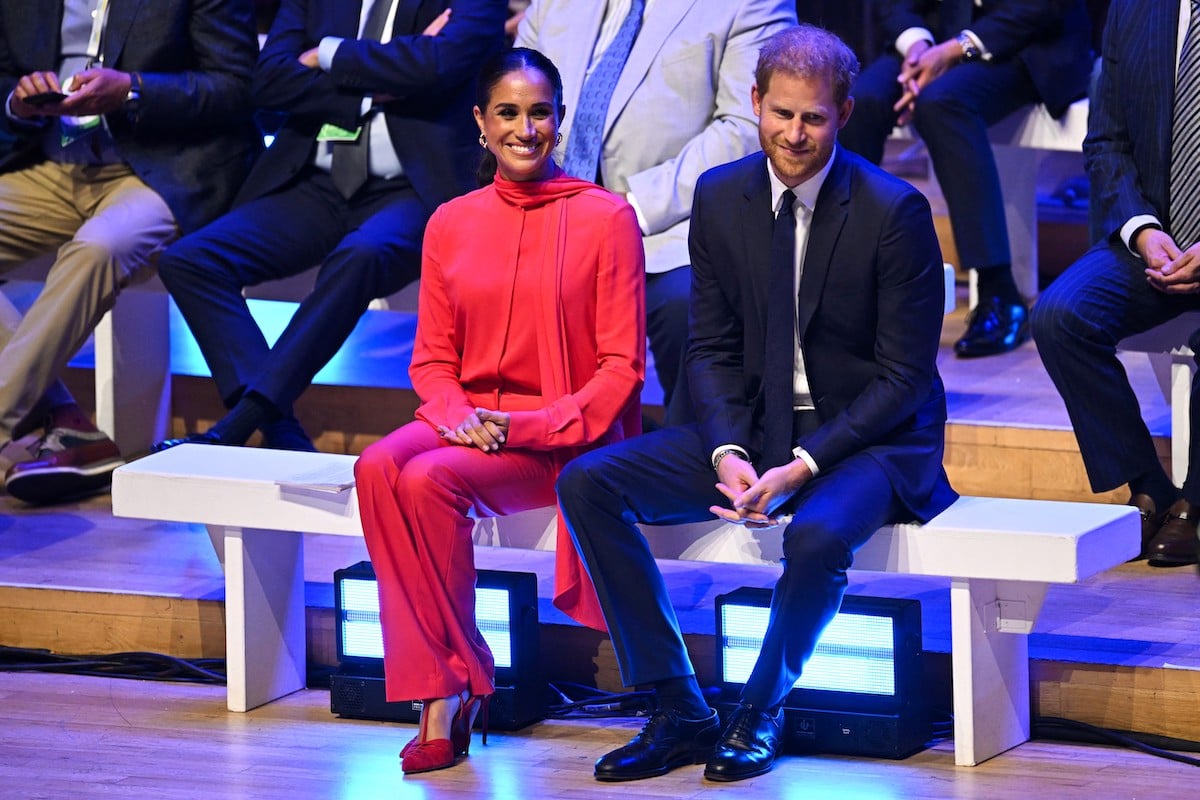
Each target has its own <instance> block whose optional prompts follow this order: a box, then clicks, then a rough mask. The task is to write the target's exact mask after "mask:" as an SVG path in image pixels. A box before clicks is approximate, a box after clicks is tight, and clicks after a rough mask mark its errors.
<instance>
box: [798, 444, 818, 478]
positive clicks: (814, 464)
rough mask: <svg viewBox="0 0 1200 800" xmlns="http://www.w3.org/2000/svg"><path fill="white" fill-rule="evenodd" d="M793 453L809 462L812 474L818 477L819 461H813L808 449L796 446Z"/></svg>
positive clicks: (806, 462)
mask: <svg viewBox="0 0 1200 800" xmlns="http://www.w3.org/2000/svg"><path fill="white" fill-rule="evenodd" d="M792 455H793V456H795V457H796V458H798V459H800V460H801V461H803V462H804V463H805V464H807V465H808V469H809V471H810V472H811V473H812V476H813V477H814V478H815V477H817V472H818V469H817V462H816V461H813V457H812V456H810V455H809V454H808V451H807V450H805V449H804V448H803V447H795V448H793V449H792Z"/></svg>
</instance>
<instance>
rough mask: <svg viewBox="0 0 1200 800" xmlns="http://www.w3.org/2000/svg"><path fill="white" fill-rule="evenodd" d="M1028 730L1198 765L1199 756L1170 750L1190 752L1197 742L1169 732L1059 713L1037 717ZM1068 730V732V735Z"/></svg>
mask: <svg viewBox="0 0 1200 800" xmlns="http://www.w3.org/2000/svg"><path fill="white" fill-rule="evenodd" d="M1031 734H1032V736H1033V738H1035V739H1054V740H1058V741H1077V742H1088V743H1091V744H1103V743H1110V744H1117V745H1120V746H1121V747H1127V748H1129V749H1130V750H1138V751H1140V752H1143V753H1148V754H1149V755H1152V756H1158V757H1159V758H1166V759H1169V760H1171V761H1178V762H1179V763H1181V764H1190V765H1191V766H1193V767H1200V759H1198V758H1192V757H1191V756H1185V755H1181V754H1180V753H1175V752H1171V751H1173V750H1185V751H1188V752H1192V753H1200V742H1193V741H1189V740H1187V739H1173V738H1171V737H1168V736H1157V735H1155V734H1150V733H1132V732H1124V731H1114V730H1110V729H1108V728H1101V727H1098V726H1096V725H1089V724H1088V723H1086V722H1078V721H1076V720H1073V719H1064V718H1062V717H1037V718H1036V719H1034V720H1033V724H1032V726H1031ZM1067 734H1070V735H1069V736H1068V735H1067Z"/></svg>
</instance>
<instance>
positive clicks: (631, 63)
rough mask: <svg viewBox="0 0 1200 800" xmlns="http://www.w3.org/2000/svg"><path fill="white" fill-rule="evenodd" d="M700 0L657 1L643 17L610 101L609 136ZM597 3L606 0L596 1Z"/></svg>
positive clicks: (606, 121)
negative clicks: (673, 36)
mask: <svg viewBox="0 0 1200 800" xmlns="http://www.w3.org/2000/svg"><path fill="white" fill-rule="evenodd" d="M696 1H697V0H685V2H674V3H666V2H659V3H656V4H655V5H654V11H653V13H647V14H646V15H645V17H643V19H642V27H641V30H639V31H638V35H637V39H635V40H634V42H633V49H632V50H630V51H629V59H628V60H627V61H626V62H625V68H624V69H623V70H621V77H620V78H618V79H617V85H616V86H615V87H614V88H613V93H612V99H611V100H610V101H609V103H608V116H607V117H606V118H605V121H604V135H605V136H608V132H609V130H610V129H611V128H612V126H613V124H614V123H615V122H616V121H617V120H618V119H619V118H620V116H621V112H622V111H623V110H624V109H625V104H626V103H628V102H629V98H630V97H632V96H633V93H634V91H636V90H637V87H638V86H639V85H641V83H642V81H643V80H645V79H646V74H647V73H648V72H649V71H650V67H651V66H652V65H653V64H654V59H655V58H656V57H657V56H658V53H659V51H660V50H662V47H663V45H664V44H665V43H666V42H667V40H668V39H669V38H670V37H671V35H672V34H673V33H674V32H675V29H676V28H677V27H679V23H680V22H682V21H683V18H684V17H685V16H687V14H688V12H689V11H690V10H691V8H692V6H693V5H695V4H696ZM596 5H598V6H599V5H602V4H601V3H596ZM593 42H594V40H593Z"/></svg>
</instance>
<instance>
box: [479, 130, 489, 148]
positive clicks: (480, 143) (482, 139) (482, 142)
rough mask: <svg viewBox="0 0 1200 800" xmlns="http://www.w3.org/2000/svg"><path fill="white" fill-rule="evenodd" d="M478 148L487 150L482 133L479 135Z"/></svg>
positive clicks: (485, 139) (485, 140) (485, 137)
mask: <svg viewBox="0 0 1200 800" xmlns="http://www.w3.org/2000/svg"><path fill="white" fill-rule="evenodd" d="M479 146H480V147H482V148H483V149H485V150H486V149H487V136H485V135H484V134H482V133H481V134H479Z"/></svg>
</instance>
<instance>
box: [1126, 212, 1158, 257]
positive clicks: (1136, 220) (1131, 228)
mask: <svg viewBox="0 0 1200 800" xmlns="http://www.w3.org/2000/svg"><path fill="white" fill-rule="evenodd" d="M1147 225H1153V226H1154V227H1156V228H1158V229H1159V230H1162V223H1161V222H1159V221H1158V217H1156V216H1154V215H1153V214H1138V215H1137V216H1136V217H1132V218H1131V219H1130V220H1129V222H1126V223H1125V224H1124V225H1122V226H1121V241H1123V242H1124V243H1125V247H1126V248H1128V249H1129V252H1131V253H1133V254H1134V255H1135V256H1137V257H1138V258H1141V257H1142V254H1141V253H1139V252H1138V251H1137V248H1136V247H1135V246H1134V243H1133V242H1132V241H1130V240H1131V238H1132V237H1133V234H1134V232H1135V231H1137V229H1138V228H1144V227H1146V226H1147Z"/></svg>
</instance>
